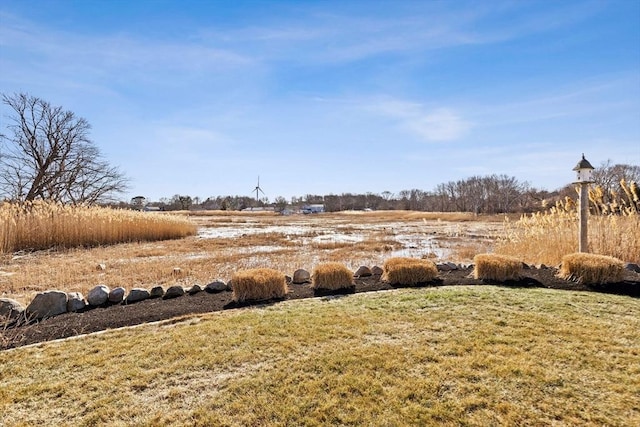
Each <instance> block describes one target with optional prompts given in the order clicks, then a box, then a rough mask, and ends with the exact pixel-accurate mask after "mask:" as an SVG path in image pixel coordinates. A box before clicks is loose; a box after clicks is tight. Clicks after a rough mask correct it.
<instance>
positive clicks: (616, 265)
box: [558, 252, 624, 285]
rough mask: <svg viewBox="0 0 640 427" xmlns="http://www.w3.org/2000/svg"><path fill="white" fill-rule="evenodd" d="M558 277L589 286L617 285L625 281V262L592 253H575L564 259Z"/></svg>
mask: <svg viewBox="0 0 640 427" xmlns="http://www.w3.org/2000/svg"><path fill="white" fill-rule="evenodd" d="M558 277H560V278H562V279H565V280H575V281H576V282H578V283H584V284H587V285H604V284H606V283H617V282H621V281H622V280H623V279H624V262H622V261H621V260H619V259H617V258H614V257H610V256H606V255H596V254H590V253H580V252H578V253H574V254H569V255H565V256H564V257H562V267H561V268H560V271H559V272H558Z"/></svg>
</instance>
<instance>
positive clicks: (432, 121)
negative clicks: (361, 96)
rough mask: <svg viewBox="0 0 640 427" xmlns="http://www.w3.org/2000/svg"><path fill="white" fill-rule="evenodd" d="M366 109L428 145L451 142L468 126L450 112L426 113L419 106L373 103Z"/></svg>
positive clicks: (440, 109)
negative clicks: (384, 117) (390, 120)
mask: <svg viewBox="0 0 640 427" xmlns="http://www.w3.org/2000/svg"><path fill="white" fill-rule="evenodd" d="M366 108H367V109H368V110H370V111H372V112H374V113H377V114H380V115H383V116H386V117H388V118H391V119H393V120H395V121H396V123H397V125H398V126H399V127H400V128H402V129H404V130H405V131H408V132H411V133H413V134H414V135H416V136H418V137H419V138H421V139H422V140H424V141H428V142H445V141H455V140H457V139H460V138H462V137H463V136H465V135H466V134H467V132H468V131H469V130H470V129H471V123H470V122H468V121H466V120H464V119H463V118H462V116H461V115H460V114H459V113H457V112H455V111H454V110H453V109H451V108H446V107H437V108H431V109H429V108H427V107H425V106H424V105H422V104H419V103H413V102H407V101H402V100H396V99H386V100H379V101H374V102H373V103H371V104H369V106H368V107H366Z"/></svg>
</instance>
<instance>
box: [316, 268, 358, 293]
mask: <svg viewBox="0 0 640 427" xmlns="http://www.w3.org/2000/svg"><path fill="white" fill-rule="evenodd" d="M354 286H355V285H354V282H353V272H352V271H351V270H349V269H348V268H347V267H346V266H345V265H344V264H341V263H339V262H326V263H323V264H318V265H317V266H316V267H315V268H314V269H313V273H312V275H311V287H312V288H313V289H316V290H328V291H336V290H339V289H351V288H353V287H354Z"/></svg>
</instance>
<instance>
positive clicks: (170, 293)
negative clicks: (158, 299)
mask: <svg viewBox="0 0 640 427" xmlns="http://www.w3.org/2000/svg"><path fill="white" fill-rule="evenodd" d="M182 295H184V288H183V287H182V286H180V285H173V286H171V287H169V289H167V292H165V293H164V297H163V298H164V299H170V298H177V297H181V296H182Z"/></svg>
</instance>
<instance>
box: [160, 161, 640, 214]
mask: <svg viewBox="0 0 640 427" xmlns="http://www.w3.org/2000/svg"><path fill="white" fill-rule="evenodd" d="M594 178H595V181H596V182H595V186H600V187H601V188H603V189H604V190H605V193H606V194H611V193H612V192H613V194H615V192H616V191H617V190H616V189H619V187H620V181H621V180H622V179H624V180H626V182H627V183H630V182H636V183H637V182H640V167H639V166H634V165H626V164H615V165H612V164H611V162H610V161H607V162H605V163H603V164H602V165H601V166H600V167H598V168H596V170H595V171H594ZM566 197H572V198H575V197H576V191H575V188H574V186H573V185H572V184H568V185H566V186H565V187H563V188H561V189H558V190H555V191H546V190H539V189H536V188H533V187H531V186H530V185H529V184H528V183H527V182H522V181H519V180H518V179H517V178H515V177H511V176H507V175H496V174H494V175H487V176H472V177H470V178H466V179H461V180H458V181H449V182H446V183H442V184H439V185H437V186H436V187H435V189H433V190H432V191H425V190H420V189H412V190H402V191H400V192H399V193H397V194H394V193H391V192H389V191H383V192H382V193H379V194H378V193H365V194H353V193H342V194H325V195H319V194H306V195H304V196H301V197H292V198H291V200H287V199H286V198H284V197H282V196H279V197H276V198H275V200H274V201H273V202H270V201H269V200H268V199H267V198H266V197H264V198H262V199H260V200H256V199H255V198H254V197H249V196H215V197H208V198H206V199H200V198H199V197H191V196H184V195H179V194H176V195H174V196H173V197H171V198H163V199H160V201H158V202H151V203H149V205H150V206H156V207H159V208H161V209H163V210H188V209H191V210H200V209H202V210H230V211H238V210H243V209H247V208H255V207H259V208H271V209H273V210H275V211H278V212H280V211H284V210H286V209H292V210H295V209H299V208H301V207H303V206H304V205H311V204H323V205H324V209H325V212H339V211H345V210H368V209H370V210H414V211H427V212H472V213H475V214H500V213H529V212H535V211H539V210H542V209H545V208H546V207H548V206H551V205H553V204H554V203H555V202H556V201H558V200H564V199H565V198H566Z"/></svg>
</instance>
